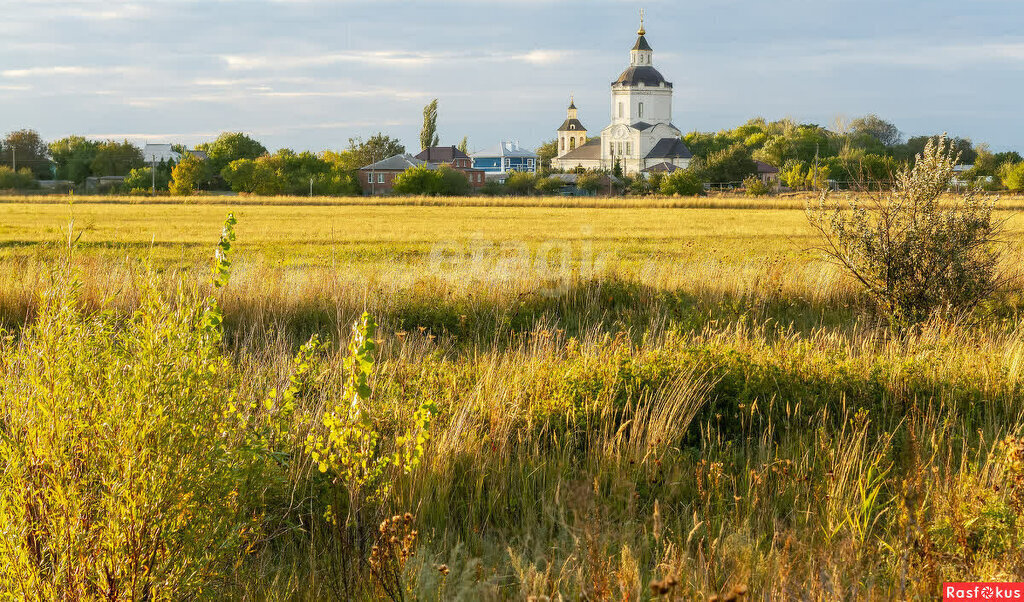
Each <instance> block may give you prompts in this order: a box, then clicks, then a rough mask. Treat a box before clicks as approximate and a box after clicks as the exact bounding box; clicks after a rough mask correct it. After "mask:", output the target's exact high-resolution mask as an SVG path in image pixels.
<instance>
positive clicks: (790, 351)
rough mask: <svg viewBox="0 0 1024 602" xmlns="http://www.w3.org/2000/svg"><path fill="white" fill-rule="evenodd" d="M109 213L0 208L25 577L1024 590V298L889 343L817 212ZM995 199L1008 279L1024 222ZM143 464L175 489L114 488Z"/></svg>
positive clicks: (724, 204) (835, 591)
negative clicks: (219, 269)
mask: <svg viewBox="0 0 1024 602" xmlns="http://www.w3.org/2000/svg"><path fill="white" fill-rule="evenodd" d="M91 201H98V200H97V199H77V200H76V202H75V203H73V204H68V203H66V202H64V200H63V199H58V198H42V199H32V198H26V197H23V198H14V197H12V198H6V199H0V261H2V265H0V287H2V288H0V326H2V327H3V328H5V329H6V330H5V331H4V333H5V336H3V337H0V366H3V367H4V374H3V376H2V377H0V378H2V380H0V400H3V401H2V403H3V406H2V407H0V410H2V411H0V426H3V432H4V433H5V434H6V433H16V434H18V433H22V434H25V436H26V437H28V434H31V437H30V438H29V439H26V440H31V441H33V443H32V445H23V446H8V445H7V444H6V443H4V444H3V446H0V449H2V451H3V453H4V454H5V460H6V462H7V465H8V466H9V467H12V468H11V469H10V470H8V472H7V473H6V474H5V475H4V477H3V478H4V479H5V481H4V482H3V488H2V489H0V491H2V493H0V502H2V503H0V518H2V519H3V520H4V521H6V524H8V525H10V526H9V527H8V528H6V530H4V531H3V532H0V537H3V538H4V543H5V544H6V545H5V546H2V547H0V560H2V561H3V562H0V566H2V567H3V568H0V585H2V586H4V587H7V588H9V589H11V590H12V591H20V592H21V595H22V597H29V598H31V597H37V598H40V599H45V598H47V597H58V598H59V597H62V596H64V595H66V594H67V592H69V591H79V592H85V593H86V594H88V593H89V592H96V591H106V590H105V589H103V588H107V587H127V586H125V585H124V584H125V583H129V582H130V583H146V584H150V585H146V586H145V587H152V588H155V589H153V590H146V591H147V592H156V595H155V596H154V598H157V599H164V598H167V599H173V598H176V597H182V596H187V595H188V594H189V593H191V592H195V591H201V592H202V593H203V595H206V596H208V597H211V598H233V599H253V600H264V599H280V600H286V599H289V600H290V599H301V600H306V599H309V600H311V599H365V600H377V599H396V600H397V599H403V600H404V599H424V600H452V599H464V600H477V599H485V600H498V599H535V600H540V599H549V600H556V599H561V600H581V599H586V600H648V599H651V600H665V599H669V600H677V599H679V600H700V599H709V598H710V597H712V596H716V595H717V596H726V595H730V593H731V595H733V596H738V595H739V594H740V592H745V595H746V596H747V599H757V600H781V599H813V600H834V599H849V600H862V599H879V600H882V599H934V598H935V597H936V596H937V595H938V594H939V591H940V587H941V584H942V583H943V582H944V581H981V580H1004V581H1005V580H1018V581H1019V580H1022V579H1024V542H1021V541H1020V538H1019V532H1020V528H1021V527H1022V526H1024V442H1022V440H1021V436H1022V434H1024V372H1022V371H1024V320H1022V318H1021V313H1020V308H1021V300H1020V295H1019V294H1018V293H1017V292H1016V291H1015V290H1014V289H1012V288H1011V289H1008V290H1006V291H1002V292H1000V294H999V295H998V296H997V297H996V298H995V299H993V300H992V301H991V302H990V303H988V304H986V305H985V306H984V307H982V308H980V309H979V311H978V312H977V314H976V315H974V316H971V317H970V319H965V320H963V321H962V322H957V323H949V322H944V321H938V320H937V321H933V322H931V323H928V324H926V325H925V326H923V327H922V328H921V329H919V330H916V331H913V332H904V333H897V332H893V331H891V330H889V328H888V327H887V326H886V324H885V322H884V320H882V319H881V318H880V317H879V316H878V315H877V313H876V312H875V310H874V309H873V308H872V307H871V305H870V304H869V303H868V302H867V300H866V299H865V298H864V296H863V295H862V293H861V292H860V290H859V288H858V286H857V285H856V283H855V282H853V281H852V280H851V279H850V278H849V277H848V276H846V275H845V274H843V273H842V272H841V271H839V270H838V268H836V267H834V266H832V265H830V264H827V263H825V262H823V261H822V260H821V257H820V255H819V254H818V252H817V251H815V250H814V247H815V246H816V245H817V244H818V239H817V238H816V236H815V233H814V232H813V230H812V229H811V228H810V227H809V226H808V223H807V218H806V216H805V214H804V211H803V206H804V205H803V203H804V201H803V200H802V199H789V198H780V199H768V200H765V201H762V200H748V199H745V198H728V197H719V198H712V199H699V200H686V199H626V200H623V201H621V203H620V204H618V205H616V199H583V200H580V201H575V200H573V199H568V200H567V199H562V198H547V199H498V200H494V201H493V202H492V201H489V200H485V199H406V200H404V202H403V200H400V199H386V200H383V201H380V202H372V201H368V200H362V199H357V200H351V201H337V200H328V199H312V200H309V199H291V200H289V199H282V198H274V199H261V198H259V197H239V198H234V199H233V198H224V197H211V198H196V199H189V202H187V203H186V202H173V200H171V199H158V200H155V201H153V202H147V201H142V202H139V201H138V200H130V199H121V200H120V201H119V202H109V201H108V200H103V202H91ZM228 212H232V213H234V215H235V216H236V218H237V219H238V223H237V225H236V226H235V228H234V232H235V234H236V235H237V238H236V240H235V241H234V242H233V243H232V245H231V249H230V258H231V260H232V265H231V266H230V272H231V279H230V281H229V282H228V283H227V284H226V285H225V286H222V287H219V288H215V287H212V286H211V285H210V283H209V281H210V266H211V259H212V257H213V255H214V249H215V247H216V245H217V241H218V236H219V235H220V232H221V227H222V225H223V223H224V219H225V216H226V215H227V213H228ZM1001 216H1003V217H1006V218H1007V219H1008V222H1007V223H1008V231H1007V239H1008V242H1009V243H1010V251H1011V252H1010V254H1009V255H1008V257H1007V262H1008V265H1012V264H1013V263H1014V262H1015V259H1014V258H1015V257H1017V256H1018V247H1017V245H1018V244H1019V241H1020V240H1021V234H1022V233H1024V232H1022V231H1024V219H1022V218H1021V217H1020V216H1019V215H1018V214H1017V213H1016V212H1015V211H1014V210H1012V205H1007V206H1006V207H1005V210H1004V212H1003V213H1002V214H1001ZM69 232H70V240H72V241H75V242H74V243H73V245H72V246H73V247H74V248H73V250H70V251H69V248H68V240H69ZM208 299H216V303H217V308H218V309H217V311H218V312H222V316H221V315H220V314H218V315H215V316H214V319H213V320H212V321H211V319H210V315H211V314H210V301H209V300H208ZM182 310H184V311H182ZM363 312H367V313H369V314H370V315H371V316H373V318H374V319H375V320H376V323H377V328H376V331H375V332H374V333H372V334H370V336H371V338H373V339H374V340H375V343H376V347H375V349H373V350H372V353H371V355H372V362H370V363H367V362H366V361H365V356H362V355H359V353H360V349H365V347H360V345H361V343H360V340H361V339H360V336H359V335H354V331H353V330H352V325H353V323H355V322H357V321H358V320H359V319H360V315H361V314H363ZM221 318H222V320H223V322H221ZM211 324H213V326H211ZM367 332H368V331H366V330H365V329H364V332H363V334H366V333H367ZM313 336H315V337H316V338H315V339H311V337H313ZM311 340H313V341H314V343H310V344H307V345H306V346H305V347H303V344H304V343H307V341H311ZM350 344H352V345H354V347H350ZM353 349H355V351H353ZM353 353H355V355H352V354H353ZM348 357H354V358H356V359H355V360H353V361H347V360H346V358H348ZM41 358H47V359H45V361H44V360H43V359H41ZM364 369H365V370H366V371H367V372H366V374H367V385H368V388H367V389H365V390H363V389H358V388H356V389H353V388H352V387H353V385H352V384H351V383H352V382H353V381H352V380H351V377H352V375H353V374H354V373H355V372H353V371H358V370H364ZM356 376H358V374H356ZM357 380H358V379H357ZM83 391H85V392H87V393H83ZM135 391H138V392H139V393H138V395H137V396H135V395H133V394H131V393H130V392H135ZM81 400H88V403H79V402H80V401H81ZM355 407H358V408H359V409H360V413H359V414H358V416H359V417H358V419H354V418H352V416H353V414H352V413H351V412H352V410H351V408H355ZM154 408H155V410H154ZM181 408H187V411H183V410H180V409H181ZM152 415H156V416H160V417H166V419H164V418H161V419H160V420H157V421H151V420H148V419H147V418H146V417H147V416H152ZM424 416H427V417H428V419H427V420H426V421H425V422H424ZM346 420H352V422H346ZM110 424H118V425H120V428H118V429H110V428H108V426H109V425H110ZM41 425H46V426H45V428H44V427H43V426H41ZM104 425H107V426H104ZM339 425H341V426H339ZM344 425H348V426H344ZM346 429H347V430H346ZM354 433H355V434H354ZM367 433H369V435H368V434H367ZM19 436H21V435H19ZM360 437H362V438H360ZM3 441H8V439H4V440H3ZM95 441H102V442H103V444H102V445H98V444H95V443H94V442H95ZM346 441H347V442H349V443H344V442H346ZM352 441H359V442H363V443H360V444H359V445H361V446H362V447H359V446H355V447H353V446H352V445H351V442H352ZM366 441H372V443H371V444H366V443H365V442H366ZM410 441H414V442H415V444H414V445H413V444H410ZM168 442H173V446H170V447H168ZM332 446H334V447H332ZM168 449H173V450H174V453H173V454H171V453H168ZM360 454H362V455H360ZM353 457H354V458H356V460H352V458H353ZM77 458H86V463H85V464H79V463H76V462H77V460H75V459H77ZM120 458H138V465H133V464H131V463H127V464H125V463H124V462H120V461H119V459H120ZM381 458H386V459H387V460H386V461H384V460H381ZM346 462H347V463H346ZM353 462H354V463H353ZM69 466H71V467H74V470H73V471H72V470H71V469H70V468H68V467H69ZM346 466H347V467H348V468H346ZM352 466H361V467H362V468H360V469H358V470H356V469H353V468H352ZM204 467H220V468H217V469H216V470H214V469H209V470H208V469H207V468H204ZM367 467H369V468H367ZM222 468H223V470H222ZM371 468H372V469H373V470H371ZM75 471H77V472H75ZM140 471H145V472H146V474H152V475H154V476H153V479H152V482H153V483H155V484H156V485H154V486H153V487H149V488H147V487H141V486H139V487H135V486H134V485H133V486H130V487H129V486H125V487H123V488H119V487H114V486H112V485H111V484H116V483H133V484H134V483H136V482H137V480H136V479H135V478H134V477H135V475H138V474H140ZM40 475H46V477H47V478H46V479H43V480H40ZM157 485H159V486H157ZM39 491H46V492H47V493H46V496H45V499H46V503H45V504H42V503H41V502H39V500H40V499H42V498H40V497H39V495H40V494H38V492H39ZM115 499H116V500H121V501H120V502H118V503H129V502H130V504H129V506H130V508H131V511H130V512H129V511H123V512H122V511H121V510H118V509H117V508H120V506H118V505H117V504H115V503H114V502H113V501H111V500H115ZM83 500H85V501H83ZM90 500H91V501H90ZM126 500H127V501H126ZM68 516H73V517H76V518H79V519H82V520H78V521H69V520H67V517H68ZM199 517H202V518H201V520H200V518H199ZM85 518H88V520H84V519H85ZM82 525H86V526H84V527H83V526H82ZM126 532H130V533H132V534H133V535H132V536H131V537H130V538H126V536H125V533H126ZM54 533H59V534H60V537H57V536H55V535H53V534H54ZM30 535H31V536H30ZM126 541H130V542H131V545H130V546H128V545H126V544H125V542H126ZM140 541H141V542H142V543H139V542H140ZM210 541H216V542H218V544H222V545H218V546H215V548H216V549H213V548H212V547H211V546H210V545H209V542H210ZM133 546H135V547H133ZM137 546H148V547H146V548H145V549H146V550H148V551H149V552H147V553H148V554H151V555H150V556H147V557H146V558H147V560H146V561H145V562H143V563H136V561H135V560H134V559H136V558H137V553H136V552H133V551H132V550H135V549H136V547H137ZM39 549H43V550H44V551H45V553H39V552H37V551H36V550H39ZM133 554H136V555H133ZM61 558H63V559H65V564H64V565H61V566H65V567H67V566H72V565H73V566H75V567H76V568H75V570H71V569H69V568H65V569H61V570H56V569H54V568H53V567H54V566H56V565H57V564H59V563H58V562H56V561H52V562H51V560H43V559H58V560H59V559H61ZM68 559H73V562H72V561H71V560H68ZM133 563H135V564H133ZM111 566H121V567H125V568H123V569H122V571H123V572H122V573H119V574H118V576H117V578H116V579H115V578H114V577H112V576H111V575H112V573H111V572H110V568H109V567H111ZM150 567H157V569H153V568H150ZM129 578H134V579H135V581H129ZM112 581H114V582H115V583H114V585H113V586H111V582H112ZM97 584H98V585H97ZM132 587H135V586H132ZM15 588H21V590H17V589H15ZM75 588H79V589H75ZM90 588H93V589H90ZM97 588H99V589H97ZM141 591H142V590H136V593H139V592H141ZM139 595H140V596H141V593H140V594H139ZM147 595H149V594H147ZM86 597H87V595H86ZM126 597H130V596H126ZM733 599H740V598H736V597H734V598H733Z"/></svg>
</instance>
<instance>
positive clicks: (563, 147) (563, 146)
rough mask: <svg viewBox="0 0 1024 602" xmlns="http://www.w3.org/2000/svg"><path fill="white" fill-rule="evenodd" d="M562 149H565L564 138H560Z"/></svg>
mask: <svg viewBox="0 0 1024 602" xmlns="http://www.w3.org/2000/svg"><path fill="white" fill-rule="evenodd" d="M562 150H565V138H562Z"/></svg>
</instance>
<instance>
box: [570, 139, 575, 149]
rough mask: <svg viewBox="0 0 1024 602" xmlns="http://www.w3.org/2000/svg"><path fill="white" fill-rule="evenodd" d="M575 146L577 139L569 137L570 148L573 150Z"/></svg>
mask: <svg viewBox="0 0 1024 602" xmlns="http://www.w3.org/2000/svg"><path fill="white" fill-rule="evenodd" d="M575 148H576V139H575V138H569V150H573V149H575Z"/></svg>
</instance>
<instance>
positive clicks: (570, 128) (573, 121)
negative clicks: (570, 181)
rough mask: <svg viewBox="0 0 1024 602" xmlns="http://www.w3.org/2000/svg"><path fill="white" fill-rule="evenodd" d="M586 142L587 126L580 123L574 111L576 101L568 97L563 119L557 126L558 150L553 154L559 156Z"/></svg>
mask: <svg viewBox="0 0 1024 602" xmlns="http://www.w3.org/2000/svg"><path fill="white" fill-rule="evenodd" d="M586 142H587V128H585V127H583V124H582V123H580V120H579V117H578V116H577V111H576V101H575V100H574V99H573V98H572V97H570V98H569V109H568V110H567V111H566V117H565V121H564V122H562V125H561V127H559V128H558V152H557V154H556V155H555V156H557V157H561V156H562V155H564V154H565V153H567V152H569V151H573V150H576V149H577V148H579V147H581V146H583V145H584V144H585V143H586Z"/></svg>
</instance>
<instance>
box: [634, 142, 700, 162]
mask: <svg viewBox="0 0 1024 602" xmlns="http://www.w3.org/2000/svg"><path fill="white" fill-rule="evenodd" d="M692 157H693V153H691V152H690V149H689V148H687V147H686V144H684V143H683V141H682V140H680V139H679V138H662V139H661V140H658V143H657V144H655V145H654V148H652V149H651V152H649V153H647V156H646V157H644V158H645V159H690V158H692Z"/></svg>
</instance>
